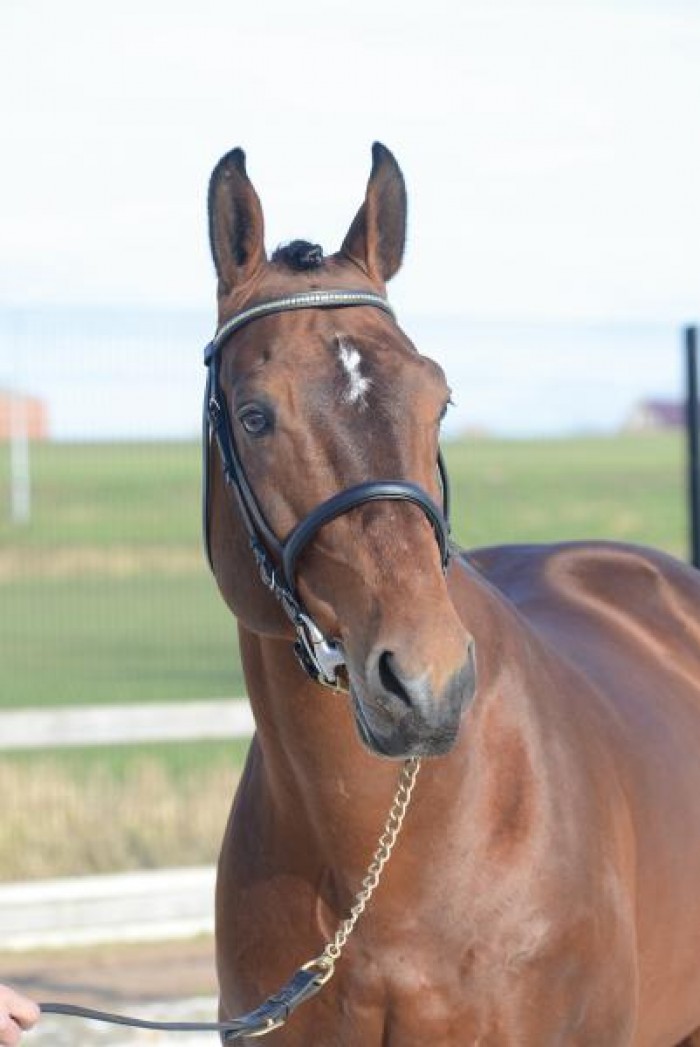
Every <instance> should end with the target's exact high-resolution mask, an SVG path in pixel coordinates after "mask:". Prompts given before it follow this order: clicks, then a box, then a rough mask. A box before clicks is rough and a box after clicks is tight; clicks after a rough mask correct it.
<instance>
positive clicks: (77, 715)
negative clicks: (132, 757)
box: [0, 699, 254, 950]
mask: <svg viewBox="0 0 700 1047" xmlns="http://www.w3.org/2000/svg"><path fill="white" fill-rule="evenodd" d="M253 729H254V724H253V718H252V714H251V712H250V707H249V705H248V703H247V701H244V700H239V699H238V700H228V699H226V700H224V699H222V700H213V701H207V702H202V701H198V702H172V703H154V704H153V705H143V706H136V707H135V706H100V707H95V706H85V707H82V706H75V707H68V708H60V709H26V710H21V711H11V712H3V713H0V757H1V755H2V752H3V751H10V750H19V749H24V750H29V749H33V750H38V749H56V748H63V747H70V746H87V745H110V746H111V745H126V744H138V743H142V742H173V741H208V740H214V739H220V738H245V737H249V736H250V735H251V734H252V733H253ZM214 878H215V871H214V869H213V867H210V866H201V867H195V868H187V869H160V870H155V871H149V872H128V873H118V874H114V875H100V876H80V877H71V878H66V879H57V880H39V881H33V882H30V883H9V884H4V885H0V949H5V950H26V949H36V948H41V949H47V948H64V947H66V946H72V945H86V944H93V943H99V942H115V941H147V940H164V939H167V938H186V937H191V936H193V935H196V934H204V933H211V931H212V930H213V923H214V919H213V906H214Z"/></svg>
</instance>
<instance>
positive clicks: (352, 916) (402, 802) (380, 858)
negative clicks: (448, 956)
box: [305, 756, 421, 985]
mask: <svg viewBox="0 0 700 1047" xmlns="http://www.w3.org/2000/svg"><path fill="white" fill-rule="evenodd" d="M420 766H421V762H420V759H419V757H417V756H412V757H411V758H410V759H408V760H406V762H405V763H404V765H403V768H402V770H401V775H400V777H399V784H398V786H397V789H396V794H395V796H394V800H393V803H392V805H391V810H390V811H389V817H388V818H387V820H386V825H385V826H384V829H383V831H382V835H381V836H380V837H379V843H378V844H377V849H376V851H375V852H374V856H373V857H372V861H371V862H370V864H369V866H368V868H367V872H366V873H365V876H364V879H363V880H362V887H361V888H360V890H359V891H358V892H357V894H356V895H355V900H354V903H353V905H352V906H351V907H350V912H349V914H348V916H347V917H346V918H345V919H344V920H343V922H342V923H341V925H340V927H339V928H338V930H337V931H336V932H335V937H334V938H333V940H332V941H330V942H328V943H327V944H326V947H325V949H324V950H323V952H322V953H321V954H320V956H317V957H316V959H314V960H311V961H310V962H309V963H307V964H305V968H306V969H307V970H308V969H311V968H314V967H317V968H319V970H320V972H321V974H320V977H319V980H320V981H321V983H322V984H324V985H325V983H326V982H327V981H329V980H330V979H331V978H332V977H333V972H334V968H335V965H336V963H337V961H338V960H339V959H340V956H341V953H342V951H343V949H344V948H345V946H346V944H347V941H348V938H349V937H350V935H351V934H352V932H353V931H354V930H355V925H356V923H357V921H358V920H359V918H360V916H362V913H363V912H364V911H365V909H366V908H367V905H368V904H369V900H370V898H371V897H372V895H373V894H374V892H375V890H376V889H377V885H378V884H379V880H380V879H381V875H382V872H383V871H384V866H385V865H386V863H387V862H388V861H389V859H390V858H391V854H392V851H393V850H394V845H395V844H396V840H397V838H398V835H399V833H400V832H401V826H402V825H403V821H404V818H405V817H406V811H407V810H408V805H409V803H410V802H411V796H412V794H413V789H414V787H415V784H416V778H417V777H418V772H419V770H420Z"/></svg>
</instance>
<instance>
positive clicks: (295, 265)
mask: <svg viewBox="0 0 700 1047" xmlns="http://www.w3.org/2000/svg"><path fill="white" fill-rule="evenodd" d="M272 261H273V262H278V263H280V264H282V265H286V266H287V267H288V268H289V269H294V270H295V271H296V272H304V271H305V270H307V269H318V267H319V266H321V265H323V248H322V247H321V245H320V244H310V243H309V241H308V240H292V241H291V242H290V243H288V244H282V245H281V246H280V247H278V248H277V250H276V251H275V252H274V254H273V255H272Z"/></svg>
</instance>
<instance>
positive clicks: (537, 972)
mask: <svg viewBox="0 0 700 1047" xmlns="http://www.w3.org/2000/svg"><path fill="white" fill-rule="evenodd" d="M209 220H210V239H211V247H212V253H213V258H214V265H215V269H216V273H217V277H218V315H219V329H218V333H217V336H216V337H215V339H214V342H213V343H212V345H211V346H210V347H209V349H208V352H207V359H208V362H209V364H210V371H211V374H210V379H209V385H208V392H207V406H208V419H207V425H206V428H207V432H208V434H209V437H210V438H209V439H208V440H207V441H206V444H205V465H206V474H207V484H206V491H205V525H206V536H207V545H208V548H209V554H210V562H211V564H212V567H213V571H214V574H215V577H216V581H217V583H218V586H219V588H220V591H221V593H222V595H223V598H224V600H225V601H226V603H227V604H228V606H229V608H230V609H231V611H232V612H233V614H234V615H235V616H236V618H237V619H238V630H239V636H240V649H241V656H242V659H243V665H244V670H245V677H246V682H247V686H248V691H249V695H250V701H251V704H252V708H253V712H254V716H255V722H256V733H255V737H254V739H253V742H252V745H251V748H250V752H249V755H248V759H247V763H246V766H245V770H244V773H243V776H242V779H241V782H240V785H239V788H238V791H237V795H236V797H235V800H234V804H233V808H232V812H231V815H230V819H229V823H228V826H227V829H226V833H225V837H224V841H223V845H222V850H221V856H220V861H219V868H218V879H217V891H216V943H217V944H216V949H217V966H218V977H219V982H220V1010H221V1016H222V1018H229V1017H231V1016H233V1015H235V1014H237V1013H239V1012H240V1011H241V1010H244V1009H249V1008H251V1007H255V1006H256V1005H257V1004H259V1003H260V1001H261V1000H262V999H264V998H265V997H266V996H267V995H268V994H269V993H270V992H271V991H273V990H275V989H276V988H277V987H278V986H279V985H280V984H281V983H283V982H284V981H285V979H287V978H288V977H289V974H290V972H291V971H292V970H294V969H295V967H297V965H298V964H299V963H300V962H302V961H304V960H305V959H308V958H309V957H312V956H316V955H317V954H318V953H319V952H320V950H321V949H322V947H323V943H324V942H326V941H328V940H329V939H331V938H332V937H333V934H334V932H335V930H336V928H337V926H338V924H339V923H340V921H341V920H342V919H343V917H344V916H345V914H346V912H347V910H348V907H349V906H350V905H351V903H352V900H353V898H354V897H355V894H356V892H357V889H358V886H359V884H360V881H361V880H362V876H363V874H364V871H365V868H366V866H367V862H368V859H369V857H370V856H371V854H372V851H373V848H374V846H375V843H376V840H377V836H378V834H379V832H380V830H381V827H382V825H383V824H384V821H385V819H386V815H387V812H388V811H389V809H390V807H391V805H392V797H393V796H394V794H395V790H396V785H397V778H398V775H399V769H400V768H399V765H398V764H397V761H399V760H406V759H408V760H413V761H416V760H417V759H419V758H425V759H424V764H423V769H422V771H421V774H420V776H419V778H418V780H417V783H416V786H415V790H414V795H413V800H412V804H411V806H410V808H409V809H408V811H407V812H406V816H405V824H404V829H403V835H402V836H401V838H400V840H399V841H398V843H397V845H396V848H395V851H394V854H393V856H392V858H391V861H390V862H389V863H388V864H387V866H386V869H385V871H384V879H383V881H382V882H381V884H380V886H379V887H378V889H377V891H376V894H375V895H374V897H373V898H372V901H371V905H370V906H369V907H368V911H367V912H366V913H365V915H364V916H363V918H362V919H361V920H360V921H359V922H358V923H357V926H356V928H355V931H354V934H353V936H352V938H351V939H350V940H349V941H348V943H347V947H346V949H345V951H344V954H343V956H342V959H341V960H340V962H339V963H338V966H337V971H336V973H335V976H334V978H333V979H332V980H331V981H329V982H328V984H327V985H325V986H324V987H323V989H322V991H320V992H318V993H317V995H315V996H314V998H313V999H311V1000H309V1001H308V1002H307V1003H305V1005H304V1007H303V1008H300V1009H299V1010H298V1011H297V1012H296V1013H295V1014H294V1016H293V1017H292V1018H291V1019H290V1021H289V1023H288V1024H287V1025H286V1026H285V1027H284V1028H280V1029H278V1030H277V1031H273V1032H271V1033H270V1036H269V1042H270V1043H274V1044H278V1043H279V1044H283V1045H287V1047H301V1045H304V1047H309V1045H314V1047H419V1045H420V1047H427V1045H430V1047H462V1045H465V1047H466V1045H479V1047H515V1045H519V1047H555V1045H557V1047H567V1045H572V1047H628V1045H634V1047H675V1045H677V1044H680V1043H681V1042H682V1043H683V1044H685V1045H696V1047H697V1045H700V573H698V572H697V571H695V570H693V569H692V568H690V567H687V566H684V565H683V564H682V563H680V562H678V561H676V560H675V559H673V558H672V557H670V556H668V555H665V554H663V553H661V552H656V551H653V550H649V549H643V548H638V547H633V546H628V545H622V544H616V543H612V542H581V543H567V544H554V545H542V546H534V545H530V546H517V545H513V546H508V547H501V548H492V549H484V550H476V551H472V552H468V553H465V552H461V551H459V550H458V549H457V547H456V546H455V545H454V544H453V543H452V542H451V541H450V540H449V538H448V537H447V523H446V516H447V509H448V507H447V505H446V493H447V492H446V479H445V478H444V476H443V479H441V473H440V469H439V468H438V463H439V449H438V437H439V427H440V419H441V417H442V415H443V413H444V410H445V406H446V404H447V402H448V400H449V389H448V386H447V384H446V381H445V377H444V375H443V373H442V371H441V369H440V368H439V367H438V366H437V365H436V364H435V363H433V362H432V361H430V360H429V359H427V358H426V357H424V356H422V355H420V354H419V352H418V351H417V350H416V348H415V347H414V346H413V344H412V343H411V342H410V341H409V339H408V338H407V337H406V335H405V334H404V333H403V332H402V330H401V329H400V327H399V326H398V324H397V323H396V321H395V319H394V317H393V315H392V313H391V311H390V308H389V306H388V303H387V301H386V283H387V281H388V280H389V279H390V278H391V277H392V276H393V275H394V274H395V272H396V271H397V269H398V268H399V265H400V264H401V260H402V255H403V250H404V240H405V223H406V192H405V187H404V181H403V177H402V174H401V171H400V169H399V166H398V164H397V163H396V160H395V159H394V157H393V156H392V155H391V153H390V152H389V151H388V150H387V149H386V148H385V147H383V146H382V145H380V144H378V143H377V144H375V146H374V147H373V165H372V170H371V175H370V178H369V182H368V185H367V189H366V195H365V199H364V202H363V203H362V206H361V207H360V209H359V211H358V213H357V215H356V217H355V219H354V220H353V222H352V224H351V225H350V228H349V231H348V233H347V235H346V237H345V240H344V242H343V244H342V247H341V248H340V250H339V251H338V252H337V253H336V254H333V255H332V256H329V257H325V256H324V254H323V252H322V250H321V248H320V247H318V246H317V245H313V244H310V243H308V242H306V241H294V242H293V243H291V244H290V245H287V247H284V248H281V249H278V250H277V251H276V252H275V253H274V254H273V255H272V257H271V258H269V259H268V257H267V255H266V251H265V247H264V235H263V214H262V209H261V205H260V201H259V198H258V196H257V193H256V191H255V189H254V188H253V185H252V183H251V181H250V179H249V177H248V175H247V172H246V165H245V156H244V153H243V152H242V150H240V149H235V150H233V151H232V152H230V153H228V154H227V155H226V156H224V157H223V159H222V160H221V161H220V162H219V164H218V165H217V166H216V168H215V170H214V172H213V175H212V178H211V183H210V189H209ZM212 435H213V436H215V437H216V439H212V438H211V437H212ZM263 583H264V584H263ZM295 641H296V643H295ZM295 647H296V652H297V654H298V655H299V658H297V657H296V655H295ZM319 681H320V682H325V683H329V684H331V685H335V687H336V689H337V692H338V693H335V694H334V693H332V688H331V690H328V689H324V688H323V687H321V686H319ZM246 1042H252V1040H249V1041H246Z"/></svg>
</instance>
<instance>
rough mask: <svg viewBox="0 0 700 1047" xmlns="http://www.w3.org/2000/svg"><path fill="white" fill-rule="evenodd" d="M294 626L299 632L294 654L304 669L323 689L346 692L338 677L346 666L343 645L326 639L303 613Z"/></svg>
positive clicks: (298, 615) (297, 617)
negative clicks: (340, 670) (339, 670)
mask: <svg viewBox="0 0 700 1047" xmlns="http://www.w3.org/2000/svg"><path fill="white" fill-rule="evenodd" d="M294 624H295V626H296V630H297V639H296V643H295V644H294V653H295V654H296V656H297V659H298V660H299V663H300V665H301V667H302V669H304V671H305V672H307V673H308V674H309V676H311V677H312V679H314V680H315V681H316V683H319V684H321V685H322V686H323V687H329V688H330V689H331V690H332V691H342V690H345V689H346V688H345V687H344V686H343V685H342V684H341V682H340V679H339V677H338V669H340V668H341V667H343V666H344V665H345V655H344V654H343V648H342V646H341V644H340V643H339V642H338V641H337V640H328V639H326V637H325V636H324V635H323V633H322V632H321V630H320V629H319V628H318V626H317V625H316V623H315V622H314V621H312V619H311V618H309V616H308V615H306V614H304V613H303V612H302V611H299V612H298V614H297V616H296V621H295V623H294Z"/></svg>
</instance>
